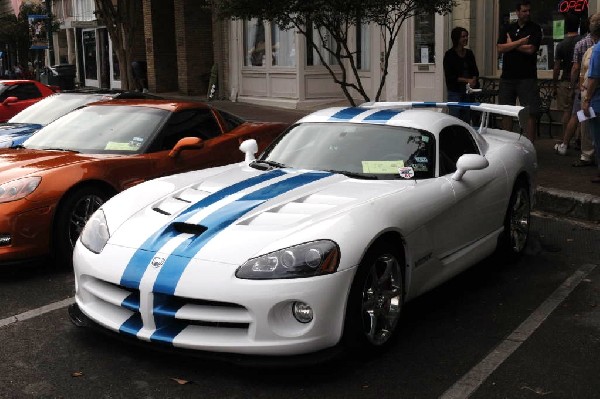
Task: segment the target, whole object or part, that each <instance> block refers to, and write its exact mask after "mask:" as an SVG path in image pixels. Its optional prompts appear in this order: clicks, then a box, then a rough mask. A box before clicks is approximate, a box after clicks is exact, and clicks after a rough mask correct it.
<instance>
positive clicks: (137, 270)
mask: <svg viewBox="0 0 600 399" xmlns="http://www.w3.org/2000/svg"><path fill="white" fill-rule="evenodd" d="M283 174H285V172H284V171H282V170H280V169H275V170H272V171H269V172H266V173H261V174H260V175H258V176H254V177H251V178H249V179H246V180H243V181H241V182H238V183H235V184H232V185H231V186H228V187H225V188H224V189H222V190H219V191H217V192H214V193H212V194H210V195H209V196H207V197H205V198H203V199H202V200H200V201H198V202H197V203H195V204H193V205H191V206H190V207H189V208H187V209H186V210H184V211H183V212H182V213H181V214H180V215H179V216H178V217H177V219H176V220H175V221H183V220H186V219H187V218H189V217H191V216H192V215H191V214H190V213H191V212H194V211H198V210H200V209H203V208H206V207H207V206H209V205H212V204H214V203H216V202H218V201H220V200H222V199H223V198H225V197H227V196H229V195H232V194H235V193H238V192H240V191H242V190H245V189H247V188H249V187H252V186H254V185H257V184H260V183H262V182H265V181H267V180H270V179H274V178H276V177H279V176H282V175H283ZM169 226H171V223H170V224H169ZM169 226H166V227H163V228H162V229H160V230H159V231H157V232H156V233H154V234H153V235H152V236H150V237H149V238H148V239H147V240H146V241H145V242H144V243H143V244H142V245H141V246H140V248H138V249H137V250H136V251H135V253H134V254H133V256H132V257H131V259H130V260H129V263H128V264H127V266H126V267H125V271H124V272H123V275H122V276H121V282H120V284H121V285H122V286H125V287H128V288H134V289H138V288H139V286H140V281H141V280H142V277H143V275H144V272H145V271H146V269H147V268H148V265H149V264H150V261H151V260H152V258H153V257H154V255H155V254H156V251H158V250H159V249H160V248H161V247H162V246H163V245H165V244H166V243H167V242H168V241H169V240H170V239H172V238H174V237H176V236H177V235H179V234H180V233H178V232H177V231H175V230H174V229H172V228H169Z"/></svg>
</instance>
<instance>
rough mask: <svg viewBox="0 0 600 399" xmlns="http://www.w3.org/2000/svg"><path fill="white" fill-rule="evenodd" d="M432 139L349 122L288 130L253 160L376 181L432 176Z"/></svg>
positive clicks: (412, 132)
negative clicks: (375, 179)
mask: <svg viewBox="0 0 600 399" xmlns="http://www.w3.org/2000/svg"><path fill="white" fill-rule="evenodd" d="M434 148H435V141H434V137H433V135H431V134H430V133H428V132H424V131H420V130H416V129H410V128H405V127H396V126H385V125H368V124H352V123H303V124H299V125H296V126H293V127H292V128H291V129H290V130H289V131H288V132H287V133H286V134H285V135H283V136H282V137H281V138H280V139H279V140H278V141H277V142H276V143H274V144H273V145H272V146H271V147H270V148H269V149H267V151H266V152H265V153H264V154H263V156H262V157H261V158H260V160H258V161H257V162H256V166H257V167H260V164H261V163H262V164H265V165H270V166H280V167H281V166H286V167H293V168H298V169H312V170H328V171H334V172H340V173H345V174H348V175H354V176H356V177H360V176H363V177H366V178H377V179H398V178H413V177H414V178H420V179H426V178H431V177H433V176H434V167H435V156H434V154H435V152H434Z"/></svg>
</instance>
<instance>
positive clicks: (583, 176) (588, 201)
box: [164, 94, 600, 223]
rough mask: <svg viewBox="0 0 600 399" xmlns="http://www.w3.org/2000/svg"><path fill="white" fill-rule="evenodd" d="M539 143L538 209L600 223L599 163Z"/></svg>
mask: <svg viewBox="0 0 600 399" xmlns="http://www.w3.org/2000/svg"><path fill="white" fill-rule="evenodd" d="M164 96H165V97H171V98H181V99H183V98H188V99H194V100H202V99H201V98H199V97H198V98H190V97H185V96H179V95H176V94H164ZM210 103H211V104H212V105H213V106H214V107H216V108H219V109H222V110H224V111H228V112H231V113H232V114H235V115H238V116H240V117H242V118H245V119H248V120H261V121H262V120H264V121H275V122H286V123H294V122H295V121H297V120H298V119H300V118H301V117H302V116H304V115H306V114H308V113H310V112H312V111H313V110H296V109H282V108H274V107H264V106H258V105H254V104H248V103H241V102H231V101H224V100H216V101H211V102H210ZM541 130H542V135H541V137H539V138H538V140H536V142H535V147H536V149H537V156H538V165H539V168H538V175H537V177H538V189H537V194H536V201H537V203H536V207H535V209H536V210H538V211H541V212H548V213H552V214H556V215H561V216H566V217H570V218H574V219H581V220H586V221H592V222H595V223H600V184H595V183H591V182H590V180H591V179H592V177H594V176H595V175H596V174H598V168H597V167H596V166H587V167H579V168H576V167H573V166H571V164H572V163H573V162H574V161H575V160H577V159H579V152H578V151H576V150H572V149H569V151H568V153H567V155H566V156H560V155H557V154H556V153H555V152H554V145H555V144H556V142H557V138H556V136H555V137H554V138H550V137H549V136H548V133H547V131H546V129H544V127H542V129H541Z"/></svg>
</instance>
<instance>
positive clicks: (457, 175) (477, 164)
mask: <svg viewBox="0 0 600 399" xmlns="http://www.w3.org/2000/svg"><path fill="white" fill-rule="evenodd" d="M489 164H490V163H489V162H488V160H487V159H486V158H485V157H484V156H482V155H479V154H465V155H463V156H461V157H460V158H458V161H456V172H454V174H453V175H452V179H454V180H460V179H462V177H463V175H464V174H465V172H466V171H467V170H480V169H484V168H487V167H488V165H489Z"/></svg>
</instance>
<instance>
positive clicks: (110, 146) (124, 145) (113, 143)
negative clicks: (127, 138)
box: [104, 141, 140, 151]
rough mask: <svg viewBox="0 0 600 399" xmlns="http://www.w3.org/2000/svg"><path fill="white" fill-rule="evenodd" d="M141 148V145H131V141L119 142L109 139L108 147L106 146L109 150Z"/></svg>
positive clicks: (134, 149) (135, 149)
mask: <svg viewBox="0 0 600 399" xmlns="http://www.w3.org/2000/svg"><path fill="white" fill-rule="evenodd" d="M139 148H140V146H139V145H131V142H129V143H118V142H116V141H109V142H108V143H106V147H104V149H105V150H109V151H137V150H138V149H139Z"/></svg>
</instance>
